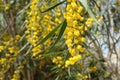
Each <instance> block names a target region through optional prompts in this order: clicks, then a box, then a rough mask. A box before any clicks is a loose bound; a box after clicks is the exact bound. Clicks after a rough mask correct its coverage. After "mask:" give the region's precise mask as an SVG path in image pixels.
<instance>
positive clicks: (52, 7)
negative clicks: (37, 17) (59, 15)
mask: <svg viewBox="0 0 120 80" xmlns="http://www.w3.org/2000/svg"><path fill="white" fill-rule="evenodd" d="M64 2H65V1H62V2H59V3H57V4H55V5H53V6H51V7H49V8H48V9H46V10H45V11H42V13H44V12H47V11H49V10H51V9H54V8H55V7H57V6H59V5H60V4H62V3H64Z"/></svg>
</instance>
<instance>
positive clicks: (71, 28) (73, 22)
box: [64, 0, 86, 56]
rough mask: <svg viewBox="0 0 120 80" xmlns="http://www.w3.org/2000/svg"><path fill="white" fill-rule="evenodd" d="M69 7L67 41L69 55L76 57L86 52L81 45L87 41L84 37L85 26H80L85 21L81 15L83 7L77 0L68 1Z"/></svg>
mask: <svg viewBox="0 0 120 80" xmlns="http://www.w3.org/2000/svg"><path fill="white" fill-rule="evenodd" d="M67 1H68V5H67V8H66V13H65V14H64V18H66V20H67V26H68V27H67V29H66V30H65V34H66V35H65V39H66V44H67V46H68V50H69V53H70V54H71V56H75V55H76V54H79V53H80V52H84V47H83V46H82V45H81V43H83V42H85V41H86V39H85V38H84V37H82V35H83V34H84V27H85V26H84V25H83V24H78V23H79V22H81V21H83V20H84V18H83V17H82V15H81V13H82V10H83V7H82V6H81V5H80V4H79V2H77V0H67Z"/></svg>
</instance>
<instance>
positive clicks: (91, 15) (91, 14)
mask: <svg viewBox="0 0 120 80" xmlns="http://www.w3.org/2000/svg"><path fill="white" fill-rule="evenodd" d="M79 1H80V2H81V3H82V5H83V6H84V7H85V9H86V11H87V12H88V14H89V15H90V17H91V18H93V19H94V20H95V21H96V22H97V23H98V21H97V19H96V18H95V16H94V14H93V12H92V11H91V9H90V8H89V6H88V4H87V0H79Z"/></svg>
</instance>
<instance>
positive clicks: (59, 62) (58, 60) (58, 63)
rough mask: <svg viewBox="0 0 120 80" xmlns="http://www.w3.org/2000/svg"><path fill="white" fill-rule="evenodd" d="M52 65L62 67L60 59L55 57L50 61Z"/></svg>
mask: <svg viewBox="0 0 120 80" xmlns="http://www.w3.org/2000/svg"><path fill="white" fill-rule="evenodd" d="M52 62H53V63H55V64H57V65H58V67H61V66H62V65H63V61H62V57H61V56H57V57H55V58H54V59H53V60H52Z"/></svg>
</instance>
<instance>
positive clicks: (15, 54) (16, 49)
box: [8, 46, 19, 56]
mask: <svg viewBox="0 0 120 80" xmlns="http://www.w3.org/2000/svg"><path fill="white" fill-rule="evenodd" d="M8 50H9V53H10V54H13V55H14V56H17V55H18V53H19V52H18V50H19V48H18V47H14V46H11V47H9V48H8Z"/></svg>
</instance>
